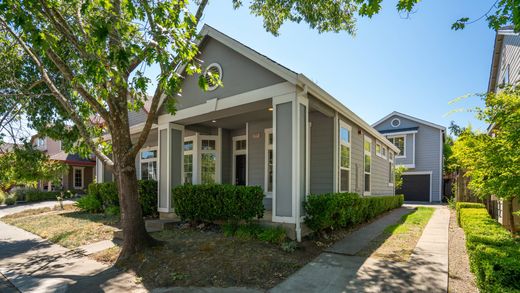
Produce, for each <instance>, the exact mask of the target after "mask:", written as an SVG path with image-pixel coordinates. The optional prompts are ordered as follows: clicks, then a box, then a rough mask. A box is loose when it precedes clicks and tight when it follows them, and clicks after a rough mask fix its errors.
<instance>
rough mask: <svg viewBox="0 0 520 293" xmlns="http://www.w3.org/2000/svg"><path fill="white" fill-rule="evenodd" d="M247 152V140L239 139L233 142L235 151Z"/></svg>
mask: <svg viewBox="0 0 520 293" xmlns="http://www.w3.org/2000/svg"><path fill="white" fill-rule="evenodd" d="M245 150H247V140H245V139H241V140H236V141H235V151H245Z"/></svg>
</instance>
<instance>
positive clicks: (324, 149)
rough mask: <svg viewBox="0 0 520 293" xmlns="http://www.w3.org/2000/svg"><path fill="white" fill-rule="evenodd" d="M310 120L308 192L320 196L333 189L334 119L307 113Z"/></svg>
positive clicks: (317, 113) (319, 114) (315, 113)
mask: <svg viewBox="0 0 520 293" xmlns="http://www.w3.org/2000/svg"><path fill="white" fill-rule="evenodd" d="M309 119H310V122H311V124H310V127H311V129H310V132H311V137H310V145H311V147H310V152H311V154H310V181H311V182H310V188H311V190H310V192H311V193H312V194H321V193H328V192H332V191H333V190H334V189H333V187H334V181H333V177H334V164H333V160H334V118H332V117H327V116H325V115H323V114H321V113H320V112H312V113H309Z"/></svg>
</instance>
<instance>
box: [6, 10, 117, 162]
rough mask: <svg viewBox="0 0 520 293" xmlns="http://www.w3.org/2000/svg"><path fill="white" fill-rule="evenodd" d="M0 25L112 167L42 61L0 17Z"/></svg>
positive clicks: (87, 138) (85, 136) (97, 154)
mask: <svg viewBox="0 0 520 293" xmlns="http://www.w3.org/2000/svg"><path fill="white" fill-rule="evenodd" d="M0 24H2V26H3V27H4V28H5V29H6V30H7V31H8V32H9V34H10V35H12V36H13V38H14V39H15V40H16V42H17V43H18V44H20V46H21V47H22V48H23V50H24V51H25V52H26V53H27V55H29V57H30V58H31V59H32V60H33V62H34V63H35V65H36V67H38V70H39V71H40V74H41V75H42V80H43V81H44V82H45V83H46V84H47V86H48V87H49V89H50V91H51V92H52V93H53V94H54V97H55V98H56V99H57V100H58V102H59V103H60V104H61V105H62V106H63V108H64V109H65V110H66V111H67V112H68V113H69V115H70V117H71V119H72V121H74V123H75V124H76V127H78V130H79V132H80V133H81V135H82V136H83V138H84V140H85V142H86V143H87V145H88V146H89V147H90V148H91V149H92V151H93V152H94V154H95V155H96V156H97V157H98V158H99V159H100V160H101V161H102V162H103V163H104V164H106V165H108V166H113V165H114V162H113V161H112V160H111V159H110V158H109V157H107V156H106V155H105V154H103V152H102V151H101V150H100V149H99V148H98V147H97V146H96V145H95V143H94V141H93V140H92V137H91V135H90V133H89V132H88V130H87V128H86V126H85V124H84V121H83V119H82V118H81V117H80V116H79V115H78V113H77V112H76V111H75V110H74V107H73V106H72V105H71V104H70V102H69V101H68V100H67V98H66V97H65V96H64V95H63V94H62V93H61V92H60V90H59V89H58V88H57V87H56V85H55V84H54V82H53V81H52V80H51V78H50V77H49V75H48V73H47V70H46V69H45V66H44V65H43V63H42V61H41V60H40V59H39V58H38V57H37V56H36V54H35V53H34V52H33V50H32V49H31V48H30V47H29V45H27V44H26V43H25V41H24V40H22V39H21V38H20V37H19V36H18V35H17V34H16V33H15V32H14V31H13V30H12V29H11V27H9V25H8V24H7V22H6V21H5V20H4V18H3V17H0Z"/></svg>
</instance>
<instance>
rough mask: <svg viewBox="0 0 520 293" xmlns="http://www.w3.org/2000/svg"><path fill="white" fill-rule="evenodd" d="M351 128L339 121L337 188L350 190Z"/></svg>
mask: <svg viewBox="0 0 520 293" xmlns="http://www.w3.org/2000/svg"><path fill="white" fill-rule="evenodd" d="M351 134H352V128H351V127H350V126H349V125H347V124H346V123H345V122H343V121H340V128H339V190H340V191H341V192H349V191H350V161H351V149H352V148H351Z"/></svg>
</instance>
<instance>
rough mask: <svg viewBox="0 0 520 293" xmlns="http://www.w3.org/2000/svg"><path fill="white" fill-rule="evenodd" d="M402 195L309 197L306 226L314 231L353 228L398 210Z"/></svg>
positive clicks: (330, 194)
mask: <svg viewBox="0 0 520 293" xmlns="http://www.w3.org/2000/svg"><path fill="white" fill-rule="evenodd" d="M403 201H404V197H403V196H402V195H395V196H367V197H362V196H359V195H358V194H356V193H327V194H320V195H309V196H308V197H307V200H306V201H305V203H304V208H305V211H306V214H307V216H306V217H305V224H306V225H307V226H308V227H309V228H310V229H312V230H314V231H321V230H325V229H338V228H348V227H353V226H355V225H357V224H360V223H363V222H366V221H368V220H370V219H373V218H374V217H376V216H378V215H380V214H382V213H384V212H386V211H389V210H391V209H395V208H398V207H400V206H401V205H402V204H403Z"/></svg>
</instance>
